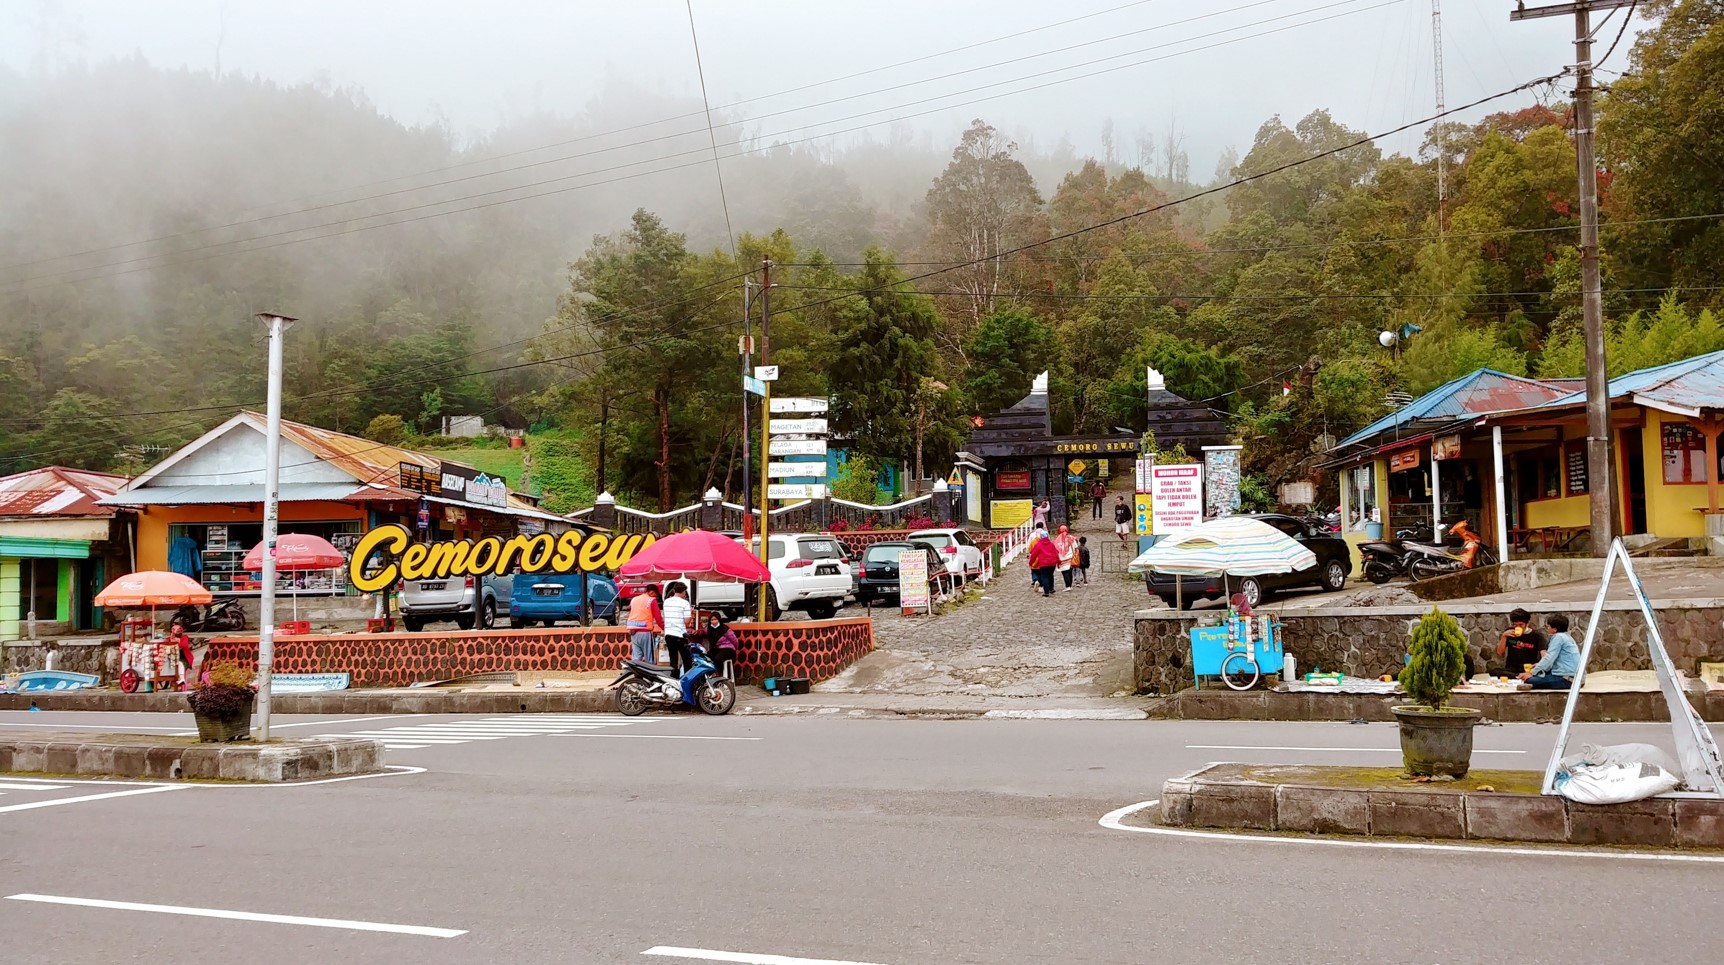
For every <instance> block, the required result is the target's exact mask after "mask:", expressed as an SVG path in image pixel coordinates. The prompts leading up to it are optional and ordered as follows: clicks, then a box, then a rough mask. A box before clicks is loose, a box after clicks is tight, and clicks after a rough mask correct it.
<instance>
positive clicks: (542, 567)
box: [347, 523, 655, 593]
mask: <svg viewBox="0 0 1724 965" xmlns="http://www.w3.org/2000/svg"><path fill="white" fill-rule="evenodd" d="M654 540H655V537H654V536H652V535H651V534H640V533H634V534H625V533H616V534H610V533H584V532H581V531H578V530H570V531H569V532H567V533H563V534H562V535H560V536H552V535H551V534H549V533H540V534H539V535H537V536H511V537H509V538H508V539H504V538H503V537H501V536H487V537H485V538H484V539H481V540H470V539H464V540H446V541H443V542H440V543H415V542H413V534H412V533H410V532H408V531H407V527H405V526H401V525H399V524H394V523H392V524H390V525H388V526H379V527H377V528H376V529H374V530H372V531H370V532H369V533H366V534H365V535H364V536H361V537H360V538H359V543H358V544H357V545H356V546H354V548H353V556H352V558H351V559H349V560H348V563H347V571H348V572H347V576H348V582H350V583H352V584H353V588H354V589H356V590H358V591H359V592H361V593H376V592H377V591H378V590H381V589H383V588H384V587H387V586H388V585H389V584H391V583H394V582H395V581H396V580H398V579H399V580H424V579H447V578H449V577H453V576H502V575H503V574H504V573H507V572H509V570H510V569H511V568H513V567H515V566H517V565H518V566H520V568H521V570H522V571H523V572H526V573H579V572H583V571H584V572H596V571H599V570H614V569H616V568H617V567H619V566H622V565H623V564H624V563H627V562H628V561H629V558H630V557H632V556H634V555H635V554H636V553H638V552H640V551H641V550H642V549H645V548H646V547H648V546H651V545H652V544H653V542H654ZM378 552H382V553H383V555H384V557H385V562H384V564H383V566H382V567H381V568H379V569H377V570H376V571H374V572H367V571H366V561H367V560H369V559H370V558H371V557H372V556H373V555H375V554H376V553H378Z"/></svg>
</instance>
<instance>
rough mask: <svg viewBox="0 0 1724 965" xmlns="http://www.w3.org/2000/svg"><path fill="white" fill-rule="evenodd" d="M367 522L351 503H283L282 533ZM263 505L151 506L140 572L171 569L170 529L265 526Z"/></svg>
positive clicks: (141, 539)
mask: <svg viewBox="0 0 1724 965" xmlns="http://www.w3.org/2000/svg"><path fill="white" fill-rule="evenodd" d="M349 519H357V520H360V521H361V522H363V521H364V520H365V510H364V509H361V508H360V507H358V506H352V505H349V504H347V503H335V502H317V503H282V504H281V522H282V523H283V526H282V532H288V531H289V530H288V528H287V526H286V525H285V524H287V523H295V522H299V523H304V522H333V521H336V520H349ZM262 522H263V507H262V506H245V507H240V506H150V507H148V508H146V509H144V510H141V511H140V512H139V513H138V569H140V570H165V569H167V568H168V527H169V526H170V525H172V524H174V523H215V524H217V525H220V524H222V523H260V524H261V523H262Z"/></svg>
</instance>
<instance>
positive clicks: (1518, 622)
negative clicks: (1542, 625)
mask: <svg viewBox="0 0 1724 965" xmlns="http://www.w3.org/2000/svg"><path fill="white" fill-rule="evenodd" d="M1545 646H1546V644H1545V639H1544V634H1543V633H1540V632H1539V631H1538V628H1536V627H1534V626H1533V625H1532V614H1530V613H1528V612H1526V611H1525V610H1522V609H1520V608H1518V607H1517V608H1515V610H1514V612H1513V613H1510V614H1509V628H1508V629H1507V630H1504V631H1503V632H1502V636H1500V637H1497V659H1498V660H1501V661H1503V666H1502V669H1501V670H1492V671H1490V675H1491V676H1493V677H1519V676H1520V675H1521V674H1523V673H1526V672H1527V668H1529V667H1531V666H1532V665H1534V664H1536V663H1538V658H1539V656H1540V655H1541V654H1542V652H1543V651H1544V649H1545Z"/></svg>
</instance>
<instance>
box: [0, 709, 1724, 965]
mask: <svg viewBox="0 0 1724 965" xmlns="http://www.w3.org/2000/svg"><path fill="white" fill-rule="evenodd" d="M127 723H130V724H135V725H139V726H150V727H158V728H164V729H163V730H158V731H156V732H157V733H168V732H169V731H168V730H166V729H165V728H184V729H189V719H187V718H179V717H177V716H168V715H153V714H139V715H94V714H65V713H51V714H22V713H6V714H0V733H6V734H13V733H19V732H22V731H23V730H28V729H44V728H43V725H46V726H47V727H54V728H59V727H64V726H65V725H67V724H76V725H80V726H85V727H87V728H88V729H91V730H95V729H98V728H106V727H113V726H116V725H123V724H127ZM279 723H283V724H293V725H296V726H294V727H293V731H297V732H299V733H306V734H316V733H360V732H367V733H373V734H378V735H380V736H382V737H383V738H384V739H386V740H389V741H390V743H391V744H392V745H394V746H395V747H396V748H397V749H395V750H392V751H391V752H390V753H389V759H390V761H391V762H392V763H393V764H396V765H403V766H410V767H411V768H423V769H424V770H422V771H420V770H401V771H396V772H392V773H391V774H390V775H388V776H382V777H376V778H368V779H364V780H350V781H343V782H339V783H326V784H316V785H308V786H286V787H214V786H192V787H183V786H182V787H176V788H174V789H171V790H159V789H156V788H152V787H151V786H149V785H124V786H120V785H87V784H76V783H72V782H64V781H53V782H48V783H51V785H52V787H53V788H55V789H38V788H40V787H41V784H42V783H44V782H31V781H22V780H19V779H14V778H7V777H0V785H3V786H0V949H4V954H3V956H0V957H3V958H4V959H5V960H7V961H17V962H75V963H84V962H116V961H153V962H164V961H166V962H186V963H194V962H231V961H236V960H244V961H249V962H258V963H270V965H273V963H300V962H415V963H444V962H451V963H453V962H459V963H479V962H484V963H516V962H522V963H525V962H559V963H561V962H573V963H587V962H594V963H622V962H644V963H652V962H669V963H678V962H681V963H687V962H699V961H742V962H776V961H788V960H821V961H836V962H845V963H885V965H911V963H956V962H990V963H991V962H1036V963H1043V962H1119V963H1140V962H1150V961H1154V962H1206V963H1207V962H1371V963H1381V962H1426V963H1428V962H1451V963H1452V962H1527V963H1531V962H1560V963H1563V965H1569V963H1573V962H1661V963H1662V962H1670V963H1676V962H1707V963H1711V962H1716V961H1717V960H1718V953H1717V948H1716V936H1715V934H1714V933H1713V929H1712V926H1711V923H1710V921H1709V917H1710V915H1711V910H1713V909H1715V907H1716V896H1717V893H1718V886H1719V882H1720V880H1721V876H1724V865H1721V864H1718V863H1692V862H1686V863H1685V862H1674V861H1662V860H1647V861H1642V860H1624V859H1621V858H1610V857H1570V856H1556V855H1543V854H1540V855H1519V854H1505V853H1501V852H1493V851H1491V850H1489V849H1480V850H1479V851H1465V850H1461V851H1441V850H1423V851H1421V850H1414V851H1406V850H1400V851H1396V850H1380V849H1375V848H1353V847H1336V846H1328V845H1322V844H1311V843H1304V842H1301V843H1297V844H1286V843H1265V842H1257V841H1238V840H1214V839H1209V838H1199V837H1183V836H1168V835H1157V834H1144V833H1132V832H1129V831H1123V830H1114V829H1108V828H1104V827H1102V826H1101V825H1100V824H1098V820H1099V819H1100V818H1101V817H1102V816H1103V815H1104V814H1107V813H1108V812H1110V811H1114V810H1115V809H1118V808H1121V807H1123V806H1126V805H1130V804H1133V803H1135V802H1142V801H1146V800H1150V799H1153V798H1154V797H1155V796H1156V792H1157V789H1158V788H1159V786H1160V782H1161V781H1162V780H1163V779H1165V778H1167V777H1169V776H1173V775H1175V774H1178V773H1182V772H1184V771H1187V770H1190V769H1192V768H1195V767H1197V766H1199V765H1201V764H1203V763H1204V762H1206V761H1212V760H1252V761H1256V760H1261V761H1293V760H1303V761H1311V762H1317V763H1328V762H1337V763H1340V762H1362V761H1376V762H1382V763H1391V762H1393V761H1395V760H1396V759H1397V758H1396V753H1395V752H1394V750H1393V748H1394V747H1395V733H1394V730H1393V729H1392V727H1391V726H1390V725H1382V724H1377V725H1365V726H1357V725H1347V724H1252V723H1186V722H1151V721H1004V720H1000V721H996V720H967V721H906V720H838V719H830V718H827V719H821V718H815V719H807V718H779V717H764V718H737V717H731V718H723V719H713V718H702V717H696V716H659V717H651V716H649V717H648V718H644V719H642V720H640V721H638V722H628V721H625V720H623V719H622V718H617V717H605V716H598V717H592V718H585V717H536V716H524V715H515V716H510V717H506V718H476V717H452V716H438V717H414V718H388V719H363V720H360V719H339V718H325V719H321V720H319V719H310V718H284V719H281V720H280V721H279ZM302 724H303V725H305V726H298V725H302ZM19 725H37V726H35V727H32V728H24V727H20V726H19ZM1579 731H1580V732H1579V733H1578V735H1577V739H1580V740H1595V741H1606V742H1620V741H1625V740H1644V739H1648V738H1653V739H1658V738H1659V737H1660V735H1664V736H1666V737H1667V731H1666V730H1665V729H1664V728H1663V727H1661V726H1659V725H1590V726H1584V727H1582V728H1579ZM1554 734H1555V728H1553V727H1549V726H1543V727H1541V726H1537V725H1510V726H1502V727H1492V728H1488V729H1484V730H1481V731H1480V732H1479V735H1478V744H1479V748H1480V749H1481V750H1483V751H1493V752H1509V753H1492V754H1486V755H1481V756H1480V758H1478V760H1479V761H1480V763H1481V764H1482V765H1484V766H1490V767H1525V768H1529V769H1536V768H1538V767H1541V766H1542V764H1543V761H1544V755H1545V754H1546V753H1547V752H1548V748H1549V742H1550V741H1551V740H1552V739H1553V737H1554ZM687 738H727V739H725V740H711V739H687ZM1193 745H1220V746H1193ZM1285 747H1294V748H1350V750H1323V751H1316V750H1280V749H1274V748H1285ZM1359 749H1363V750H1359ZM1515 751H1521V752H1524V753H1512V752H1515ZM18 785H22V788H21V789H20V788H19V787H18ZM125 792H137V793H125ZM97 795H114V796H100V797H99V796H97ZM50 801H58V802H60V803H55V804H47V803H46V802H50ZM32 802H35V803H37V804H38V805H39V806H34V807H29V808H18V807H16V805H22V804H29V803H32ZM18 895H34V896H44V897H46V898H50V899H54V901H52V902H49V901H43V900H37V899H20V898H17V897H15V896H18ZM66 900H72V901H76V902H84V903H81V904H65V903H63V902H64V901H66ZM92 900H94V901H99V902H120V903H141V904H150V905H158V906H169V907H168V908H167V909H165V910H161V911H144V910H137V909H134V908H128V907H109V906H100V905H91V904H88V903H87V902H89V901H92ZM188 909H189V910H215V911H220V912H230V911H232V912H240V913H244V914H246V915H253V916H255V915H277V916H294V919H295V920H292V921H269V920H255V919H254V918H241V919H227V918H212V917H200V916H195V915H191V914H188V913H187V911H188ZM306 918H309V919H314V920H313V921H309V922H308V921H304V920H301V919H306ZM317 919H323V920H334V922H335V926H334V927H330V924H331V923H330V922H329V921H321V922H320V921H316V920H317ZM394 926H412V927H416V928H419V929H429V930H433V933H431V934H424V933H414V932H413V931H412V928H409V929H408V930H406V931H402V930H385V931H367V930H361V929H362V928H377V927H394ZM438 930H441V931H438ZM450 932H458V933H459V934H453V935H450V936H449V937H443V936H444V935H445V934H447V933H450ZM664 949H671V950H672V951H671V952H670V953H666V952H664V951H663V950H664ZM678 949H681V950H684V951H688V950H701V951H699V954H700V955H703V956H705V957H689V955H687V954H681V953H678V952H676V951H675V950H678ZM655 950H657V953H656V954H647V953H649V952H654V951H655ZM718 953H733V954H732V955H731V957H723V956H722V955H720V954H718ZM773 955H776V956H788V957H790V958H789V959H786V960H775V959H772V958H766V957H761V956H773ZM715 956H717V957H715Z"/></svg>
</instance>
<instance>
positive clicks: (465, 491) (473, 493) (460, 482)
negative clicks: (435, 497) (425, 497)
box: [441, 462, 509, 507]
mask: <svg viewBox="0 0 1724 965" xmlns="http://www.w3.org/2000/svg"><path fill="white" fill-rule="evenodd" d="M441 483H442V488H443V497H444V498H445V499H460V500H463V501H465V502H469V503H474V504H476V505H479V506H496V507H504V506H507V505H509V486H508V484H507V483H505V482H504V481H503V480H502V478H500V477H498V476H491V475H487V474H485V473H482V472H480V471H479V470H477V469H468V468H467V467H466V466H457V465H455V464H454V463H448V462H446V463H443V472H442V477H441Z"/></svg>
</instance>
